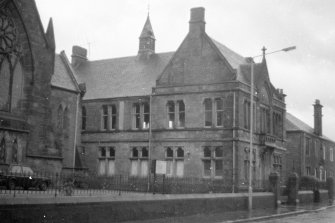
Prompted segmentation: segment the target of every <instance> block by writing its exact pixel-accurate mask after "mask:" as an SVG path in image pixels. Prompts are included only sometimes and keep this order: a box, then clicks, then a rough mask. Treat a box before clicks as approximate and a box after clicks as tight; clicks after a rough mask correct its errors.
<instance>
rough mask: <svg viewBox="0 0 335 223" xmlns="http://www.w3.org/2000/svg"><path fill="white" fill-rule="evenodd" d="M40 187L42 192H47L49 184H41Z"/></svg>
mask: <svg viewBox="0 0 335 223" xmlns="http://www.w3.org/2000/svg"><path fill="white" fill-rule="evenodd" d="M38 187H39V188H40V190H43V191H45V190H47V187H48V186H47V184H46V183H45V182H41V183H40V185H39V186H38Z"/></svg>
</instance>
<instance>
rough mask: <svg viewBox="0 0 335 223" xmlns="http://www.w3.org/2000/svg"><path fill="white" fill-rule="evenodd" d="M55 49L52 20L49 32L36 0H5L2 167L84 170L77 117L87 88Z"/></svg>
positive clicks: (0, 50) (0, 68) (0, 10)
mask: <svg viewBox="0 0 335 223" xmlns="http://www.w3.org/2000/svg"><path fill="white" fill-rule="evenodd" d="M55 47H56V46H55V37H54V30H53V23H52V20H50V22H49V25H48V27H47V29H46V32H45V31H44V28H43V26H42V23H41V20H40V17H39V14H38V10H37V7H36V4H35V1H34V0H24V1H23V0H0V84H1V86H0V168H2V167H3V168H6V167H7V166H8V165H9V164H12V163H15V164H16V163H19V164H20V163H25V164H28V165H30V166H31V167H32V168H33V169H35V170H39V171H48V172H61V171H63V170H65V169H67V168H68V169H73V168H76V167H78V165H79V167H80V168H81V165H80V164H79V163H80V161H79V159H77V161H76V159H75V155H74V154H75V153H76V151H77V145H80V131H78V127H77V126H76V121H75V120H79V118H80V117H79V115H76V114H80V113H79V103H80V102H81V98H82V95H83V94H84V92H85V91H84V88H83V87H84V86H79V84H78V83H77V82H76V80H75V78H74V76H73V75H72V76H71V67H70V66H69V63H67V61H66V57H65V56H64V55H63V54H60V55H57V54H55ZM77 122H78V121H77ZM78 157H80V156H78Z"/></svg>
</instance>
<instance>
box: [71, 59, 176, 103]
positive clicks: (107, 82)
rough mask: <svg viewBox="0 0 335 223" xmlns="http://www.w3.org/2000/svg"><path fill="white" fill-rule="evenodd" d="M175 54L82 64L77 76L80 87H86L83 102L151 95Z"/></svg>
mask: <svg viewBox="0 0 335 223" xmlns="http://www.w3.org/2000/svg"><path fill="white" fill-rule="evenodd" d="M173 54H174V52H168V53H159V54H153V55H151V57H150V59H147V60H140V59H139V57H137V56H132V57H123V58H113V59H107V60H97V61H87V62H85V63H82V64H81V65H80V66H79V67H78V69H77V70H76V72H77V73H78V78H79V81H80V83H85V84H86V89H87V92H86V94H85V96H84V100H89V99H103V98H115V97H130V96H142V95H149V94H151V91H152V87H154V86H155V84H156V79H157V77H158V76H159V75H160V73H161V72H162V71H163V69H164V67H165V66H166V65H167V63H168V62H169V60H170V59H171V57H172V55H173Z"/></svg>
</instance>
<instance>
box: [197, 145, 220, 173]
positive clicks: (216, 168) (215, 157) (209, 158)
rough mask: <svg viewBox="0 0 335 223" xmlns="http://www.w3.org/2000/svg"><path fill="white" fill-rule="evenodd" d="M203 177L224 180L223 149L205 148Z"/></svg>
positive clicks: (217, 147) (218, 147)
mask: <svg viewBox="0 0 335 223" xmlns="http://www.w3.org/2000/svg"><path fill="white" fill-rule="evenodd" d="M202 161H203V176H204V177H211V178H223V175H224V169H223V147H222V146H216V147H210V146H205V147H204V148H203V158H202Z"/></svg>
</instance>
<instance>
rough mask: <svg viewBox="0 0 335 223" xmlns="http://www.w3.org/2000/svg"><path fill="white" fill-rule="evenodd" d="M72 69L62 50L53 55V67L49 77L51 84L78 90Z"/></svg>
mask: <svg viewBox="0 0 335 223" xmlns="http://www.w3.org/2000/svg"><path fill="white" fill-rule="evenodd" d="M75 76H76V75H75V74H74V70H73V69H72V66H71V64H70V62H69V60H68V59H67V56H66V54H65V52H64V51H62V52H61V53H60V54H56V55H55V69H54V74H53V75H52V78H51V85H52V86H54V87H60V88H63V89H66V90H70V91H75V92H79V91H80V90H79V87H78V83H77V80H76V78H75Z"/></svg>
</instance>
